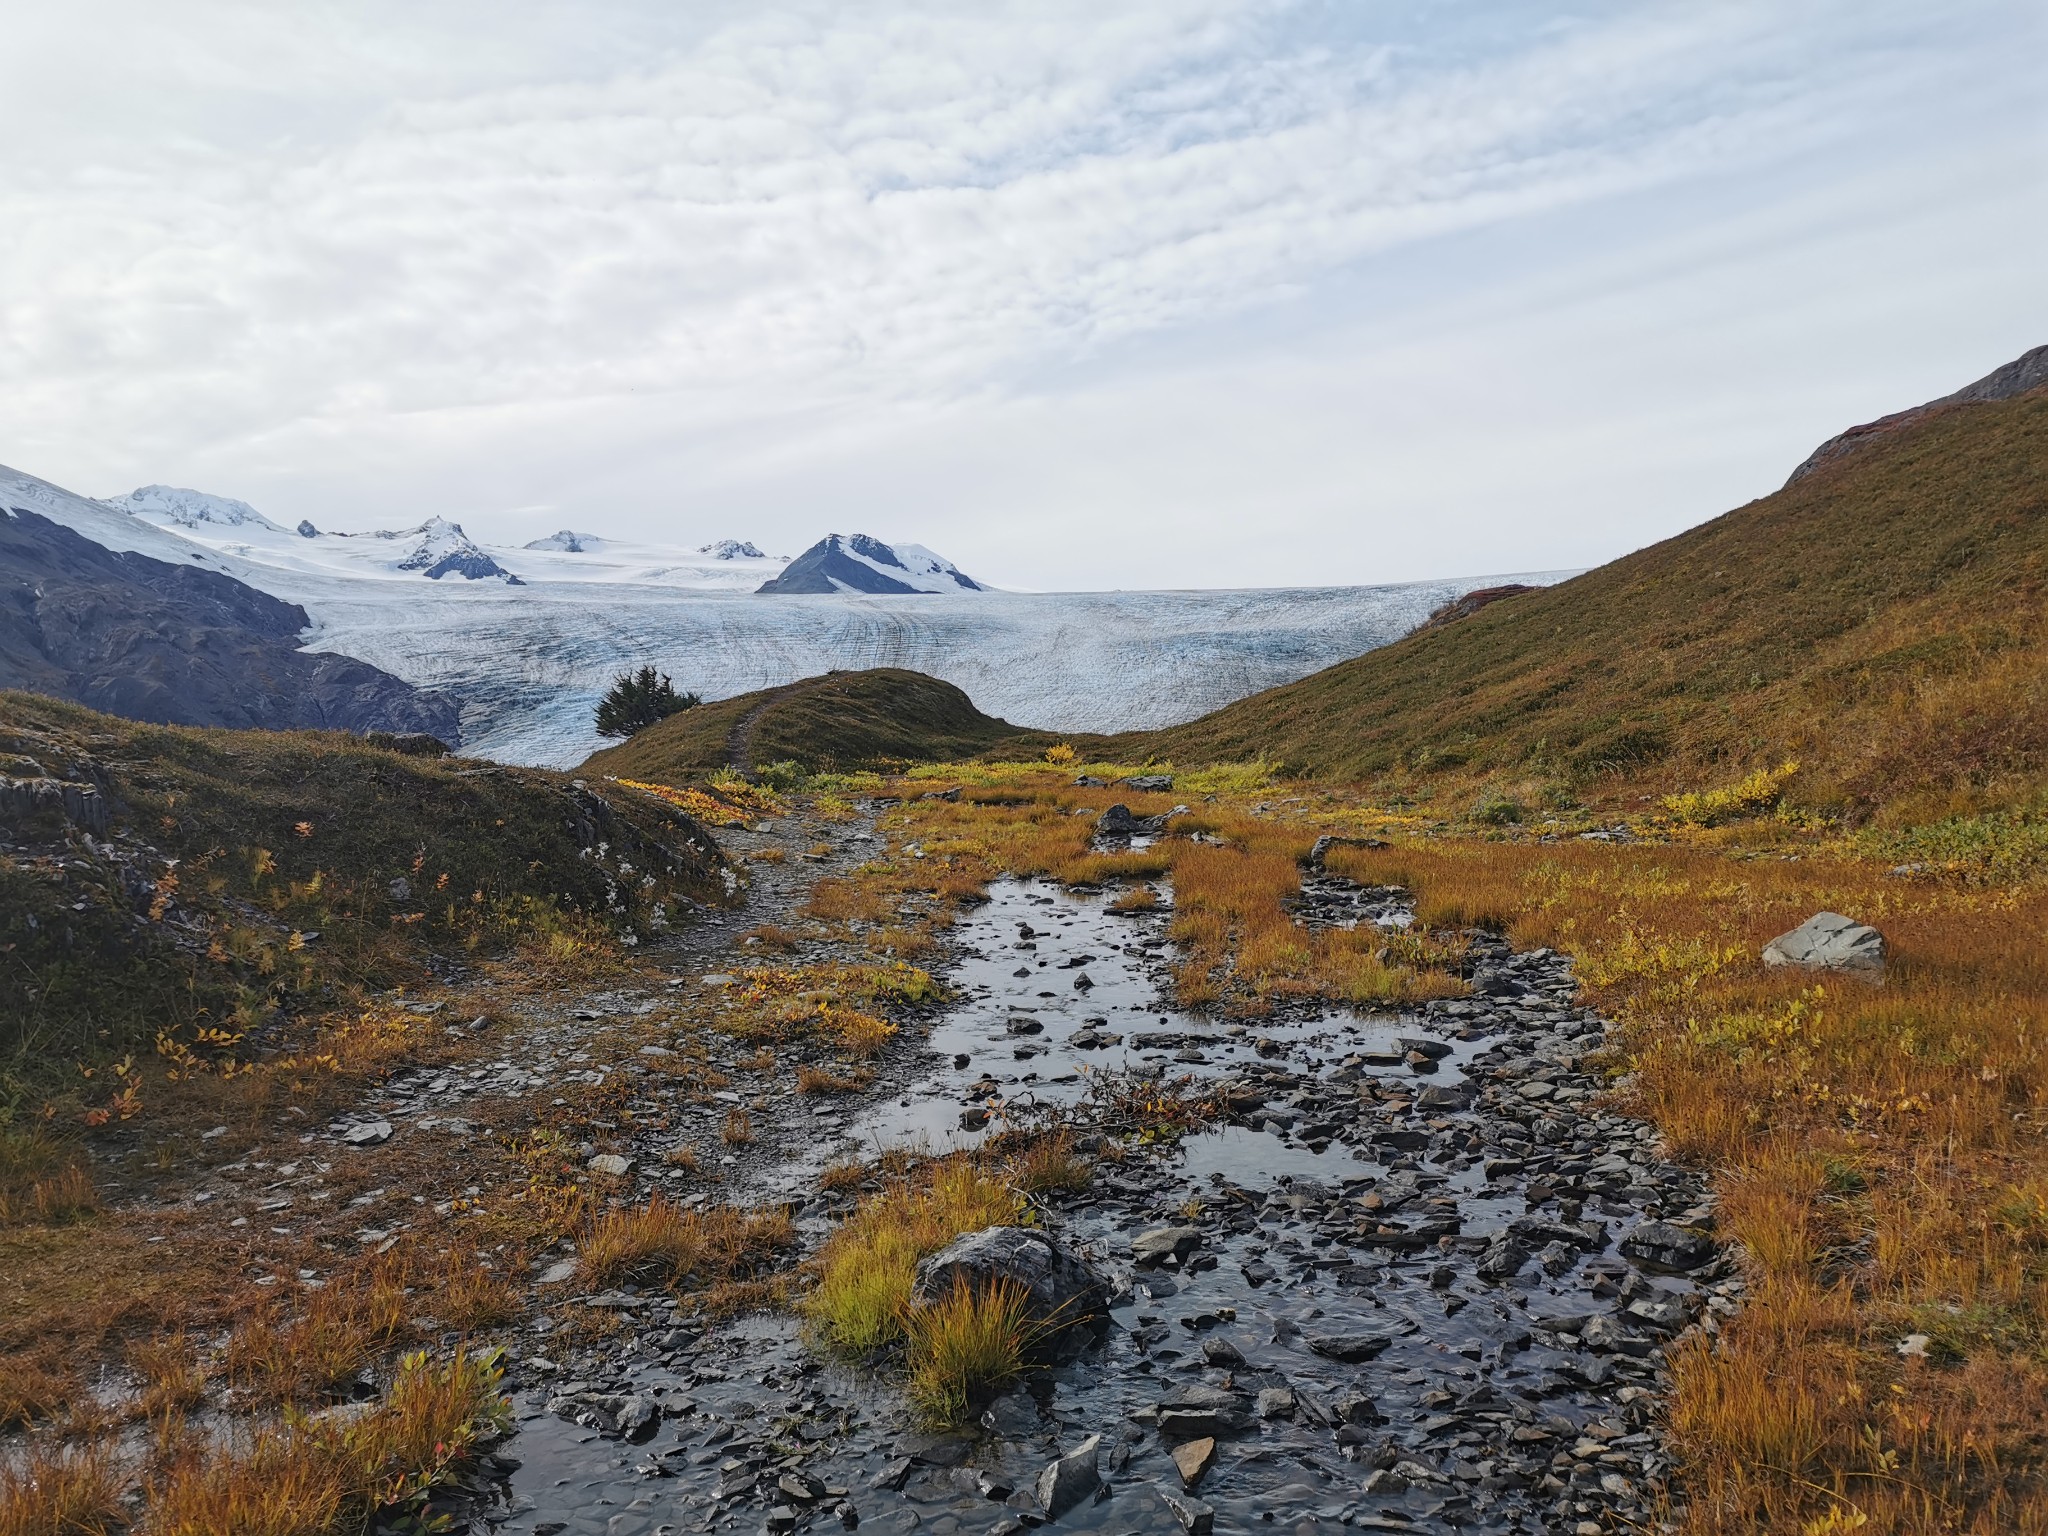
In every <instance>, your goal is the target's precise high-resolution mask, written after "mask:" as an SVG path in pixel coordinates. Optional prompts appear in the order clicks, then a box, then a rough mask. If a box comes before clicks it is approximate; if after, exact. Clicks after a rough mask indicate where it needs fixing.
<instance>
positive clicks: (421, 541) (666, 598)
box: [0, 468, 1562, 767]
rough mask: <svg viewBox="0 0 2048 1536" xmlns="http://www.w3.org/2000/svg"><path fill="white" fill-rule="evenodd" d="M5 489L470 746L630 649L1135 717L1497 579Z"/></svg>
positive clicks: (728, 670) (562, 716) (502, 755)
mask: <svg viewBox="0 0 2048 1536" xmlns="http://www.w3.org/2000/svg"><path fill="white" fill-rule="evenodd" d="M138 494H140V493H138ZM0 505H13V506H23V507H29V508H31V509H33V510H35V511H37V512H39V513H41V514H42V515H44V516H46V517H49V518H51V519H52V520H54V521H57V522H60V523H63V524H64V525H66V526H67V527H70V528H73V529H75V530H76V531H77V532H79V533H81V534H83V535H84V536H85V537H86V538H88V539H91V540H92V541H93V542H95V543H97V544H100V545H102V546H103V547H105V548H108V549H114V550H134V551H138V552H140V553H143V554H147V555H150V556H152V557H153V558H156V559H159V560H168V561H172V562H177V563H189V564H191V565H194V566H197V567H199V568H202V569H205V570H209V571H218V572H221V573H223V574H226V575H230V576H233V577H235V578H236V579H238V580H240V581H244V582H247V583H248V584H249V585H250V586H253V587H256V588H258V589H259V590H261V591H264V592H268V593H270V594H272V595H273V596H276V597H280V598H283V599H284V600H286V601H287V602H294V603H297V604H299V605H300V606H301V607H303V608H304V609H305V610H306V611H307V613H308V614H309V615H310V616H311V619H312V626H311V629H310V630H309V632H308V636H307V647H308V649H310V650H316V651H330V652H336V653H339V654H341V655H345V656H353V657H357V658H359V659H361V660H363V661H366V662H369V663H371V664H372V665H373V666H376V667H380V668H382V669H384V670H385V671H387V672H390V673H392V674H394V675H395V676H397V677H400V678H402V679H404V680H405V681H406V682H409V683H413V684H416V685H418V686H421V687H429V688H437V689H445V690H447V691H448V692H450V693H452V694H454V695H456V696H457V697H459V698H460V699H461V700H462V703H463V713H462V735H463V743H464V748H465V750H467V751H472V752H476V753H479V754H481V755H484V756H488V757H495V758H499V759H501V760H503V761H507V762H521V763H534V764H542V765H548V766H562V767H566V766H570V765H573V764H575V763H578V762H581V761H582V760H583V758H584V757H585V756H587V755H588V754H589V753H590V752H591V750H592V749H594V748H595V747H596V746H598V745H599V741H598V738H597V736H596V734H595V732H594V731H593V729H592V723H591V722H592V715H593V712H594V710H595V708H596V704H597V700H598V698H599V697H600V696H601V695H602V694H603V692H604V690H605V689H606V688H607V687H608V686H609V685H610V683H611V681H612V679H613V678H614V677H616V676H617V675H618V674H619V673H620V672H621V671H624V670H626V669H627V668H629V667H638V666H642V665H653V666H657V667H659V668H660V669H661V670H662V671H664V672H667V673H669V674H671V675H672V676H673V677H674V678H675V681H676V686H677V687H679V688H683V689H687V690H688V691H690V692H693V693H697V694H700V695H702V696H703V697H705V698H712V699H716V698H726V697H729V696H731V695H732V694H735V693H744V692H746V691H748V690H749V689H754V688H765V687H770V686H773V685H775V684H779V683H787V682H791V681H794V680H795V679H797V678H800V677H808V676H813V675H815V674H817V673H820V672H825V671H829V670H831V669H832V668H834V667H847V668H853V667H879V666H893V667H909V668H912V669H914V670H916V671H920V672H926V673H930V674H931V675H932V676H935V677H941V678H944V679H946V680H947V681H948V682H951V683H956V684H958V685H959V686H960V687H962V688H964V689H965V690H966V691H967V693H968V694H969V695H970V696H971V697H972V698H973V699H974V702H975V703H976V704H978V705H979V706H981V707H982V708H983V709H985V710H987V711H989V712H990V713H991V714H997V715H1001V716H1003V717H1004V718H1006V719H1009V720H1013V721H1016V722H1017V723H1018V724H1020V725H1032V726H1042V727H1045V728H1047V729H1052V730H1071V731H1084V730H1088V731H1092V730H1123V729H1130V728H1144V727H1151V726H1162V725H1170V724H1173V723H1175V722H1178V721H1181V720H1187V719H1192V718H1193V717H1194V716H1196V715H1200V714H1203V713H1205V712H1207V711H1209V710H1211V709H1216V708H1218V707H1220V706H1221V705H1224V704H1227V703H1229V702H1230V701H1231V700H1233V699H1237V698H1241V697H1243V696H1244V695H1246V694H1249V693H1256V692H1258V691H1259V690H1260V689H1263V688H1270V687H1274V686H1276V685H1278V684H1280V683H1285V682H1291V681H1293V680H1294V679H1295V678H1298V677H1303V676H1306V675H1307V674H1308V673H1310V672H1314V671H1316V670H1318V669H1319V668H1322V667H1326V666H1329V665H1331V664H1332V663H1334V662H1338V661H1342V660H1344V659H1346V658H1347V657H1351V656H1356V655H1358V654H1359V653H1360V652H1362V651H1368V650H1371V649H1372V648H1373V647H1375V646H1378V645H1384V644H1386V643H1387V642H1388V641H1390V640H1395V639H1398V638H1399V637H1400V636H1401V635H1403V634H1405V633H1406V632H1407V631H1408V630H1410V629H1412V628H1413V627H1414V626H1415V625H1416V624H1418V623H1420V622H1421V621H1422V620H1423V618H1425V617H1426V616H1427V615H1428V614H1429V612H1430V611H1431V610H1432V609H1434V608H1436V607H1437V606H1438V605H1439V604H1441V603H1444V602H1448V601H1450V600H1451V599H1453V598H1456V597H1460V596H1462V595H1463V594H1464V593H1466V592H1468V591H1471V590H1472V589H1474V588H1477V587H1491V586H1498V585H1500V584H1501V583H1502V582H1503V581H1504V580H1507V579H1509V578H1508V577H1506V576H1502V575H1492V576H1476V577H1472V578H1469V579H1465V580H1455V581H1431V582H1414V583H1409V584H1406V585H1402V586H1379V587H1320V588H1310V589H1288V590H1277V591H1253V592H1079V593H1023V592H998V591H990V590H987V589H985V588H981V587H979V586H978V585H969V584H968V578H964V577H962V578H960V579H959V580H957V581H954V582H953V583H952V585H951V586H950V587H946V588H943V589H941V590H936V591H932V590H925V589H924V588H921V587H919V588H912V589H911V590H908V591H883V592H880V593H869V592H866V591H862V590H858V589H855V590H847V589H844V588H841V587H837V586H833V587H830V588H828V589H827V590H825V591H822V592H818V593H815V594H807V593H800V594H797V595H794V596H791V595H787V594H783V593H779V592H774V591H771V592H768V593H766V594H760V595H757V593H756V589H757V588H759V587H761V586H762V585H763V584H764V583H766V582H768V581H769V580H770V579H771V578H773V577H776V576H779V575H780V574H781V573H782V572H783V571H784V570H785V568H787V567H789V566H792V565H794V564H795V562H794V561H784V560H776V559H771V558H768V557H766V556H762V555H759V554H748V553H746V552H744V551H743V550H742V551H734V552H732V553H731V554H729V555H728V554H726V553H723V552H722V551H721V546H719V545H717V544H713V545H711V546H709V547H708V548H704V549H695V550H679V549H676V548H674V547H671V546H662V545H652V544H638V543H633V542H630V541H626V540H613V539H594V538H586V537H585V536H583V535H576V536H575V537H574V539H573V542H575V543H577V544H578V546H579V548H578V549H577V550H573V551H572V550H569V549H566V548H554V547H543V548H537V549H533V548H529V549H515V548H509V547H500V546H496V545H475V544H472V545H471V547H473V548H476V549H477V550H479V551H480V552H481V553H482V554H483V555H484V556H486V557H487V558H489V559H490V560H491V561H492V562H493V563H494V564H495V565H496V566H497V567H498V568H499V569H500V570H501V571H503V572H504V573H506V576H507V577H509V576H515V575H516V576H517V577H518V578H519V581H520V584H519V585H513V584H512V583H511V582H510V581H509V580H507V579H502V578H499V579H488V578H486V579H469V580H463V579H460V578H459V577H457V576H455V573H453V572H450V571H444V572H443V579H439V580H435V581H433V582H432V583H431V584H428V583H427V582H426V581H424V580H423V578H424V576H425V574H426V573H427V572H428V571H430V570H431V569H432V564H428V565H418V564H412V565H408V561H409V560H411V558H412V556H413V555H415V554H416V553H418V552H419V551H420V550H421V548H422V547H423V545H425V544H427V543H428V542H430V540H429V535H428V529H430V528H432V526H433V524H432V523H429V524H423V525H422V526H421V527H420V528H417V529H412V530H408V531H407V532H406V533H405V534H403V535H394V536H391V537H388V538H386V537H379V536H377V535H374V534H358V535H338V534H325V533H320V532H319V531H318V530H314V531H312V532H311V533H307V534H302V533H299V532H294V531H287V530H284V529H281V528H279V527H278V526H277V525H276V524H275V523H272V522H269V521H268V520H267V519H266V520H264V521H263V522H261V523H258V522H251V521H248V520H246V519H245V520H243V521H241V522H239V523H232V524H230V523H224V522H221V521H219V520H216V519H215V518H212V517H205V518H200V517H197V516H195V517H194V520H193V522H192V523H190V524H186V523H183V522H180V521H178V520H176V519H175V518H170V517H168V515H166V516H165V518H164V520H163V521H157V520H152V519H151V518H149V517H147V516H144V515H137V514H135V513H131V512H128V511H125V510H120V509H117V508H116V507H115V506H114V505H112V504H110V503H107V502H98V501H91V500H88V499H86V498H84V497H81V496H76V495H73V494H72V493H71V492H69V491H66V490H63V489H62V488H61V487H58V486H54V485H51V484H49V483H48V482H46V481H42V480H38V479H36V478H35V477H34V476H32V475H26V474H20V473H17V472H15V471H12V470H7V469H4V468H0ZM435 521H436V522H438V521H440V520H438V519H437V520H435ZM446 528H448V529H454V528H455V525H454V524H452V523H451V524H446ZM458 531H459V530H458ZM452 538H453V535H452V534H451V535H448V536H447V539H448V542H445V543H443V544H440V545H436V546H435V547H436V548H437V549H440V550H441V554H440V555H437V556H436V561H438V560H439V559H440V558H442V557H443V556H445V555H446V554H447V553H449V552H451V551H452V550H453V549H454V547H455V546H454V545H453V543H452ZM465 542H468V541H465ZM536 542H537V543H539V544H541V545H544V546H545V545H548V544H549V543H550V541H549V540H538V541H536ZM828 542H829V541H828ZM872 542H874V543H877V544H878V543H879V542H880V541H872ZM852 543H853V540H852V538H851V537H849V538H846V539H844V540H843V541H842V546H843V547H842V549H841V551H840V553H842V554H844V555H845V556H846V557H847V559H848V560H849V562H850V563H855V564H858V565H860V566H861V568H862V569H864V570H867V571H868V572H869V574H872V575H883V576H887V577H888V578H889V579H890V580H896V581H901V583H902V585H903V586H905V587H908V586H909V585H910V582H909V580H905V579H904V578H905V577H908V578H912V579H918V580H926V581H930V582H931V583H932V584H934V585H936V584H937V583H938V582H939V581H941V580H945V579H947V578H945V577H943V576H942V575H938V574H935V572H937V571H938V569H939V568H940V567H943V568H944V569H945V570H952V569H953V568H952V567H950V566H948V565H947V564H946V562H944V561H942V560H940V559H939V557H937V556H935V555H932V554H931V553H930V552H929V551H927V550H922V549H917V548H916V547H914V546H908V545H901V544H898V545H890V546H884V547H886V548H888V549H889V551H890V553H891V554H892V555H893V556H894V557H895V558H896V561H897V562H898V563H897V564H895V565H893V566H892V565H890V564H889V562H887V561H884V560H880V559H879V558H878V557H876V556H875V555H873V554H872V553H864V552H861V551H854V550H852V549H851V548H850V546H851V545H852ZM956 574H957V573H956ZM1560 574H1562V573H1549V574H1546V575H1535V576H1531V575H1526V574H1525V575H1522V576H1520V577H1519V578H1514V579H1519V580H1522V581H1529V582H1542V581H1549V580H1555V579H1557V576H1558V575H1560ZM450 578H453V579H450ZM828 580H829V575H828Z"/></svg>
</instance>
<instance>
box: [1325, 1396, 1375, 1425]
mask: <svg viewBox="0 0 2048 1536" xmlns="http://www.w3.org/2000/svg"><path fill="white" fill-rule="evenodd" d="M1330 1408H1331V1412H1332V1414H1333V1415H1334V1417H1335V1418H1336V1419H1337V1421H1338V1422H1339V1423H1340V1424H1360V1425H1362V1424H1377V1423H1379V1421H1380V1412H1379V1405H1378V1404H1377V1403H1375V1402H1374V1401H1373V1400H1372V1399H1371V1398H1369V1397H1367V1396H1366V1395H1365V1394H1364V1393H1363V1392H1346V1393H1344V1394H1343V1395H1342V1396H1341V1397H1339V1398H1338V1399H1337V1400H1336V1402H1334V1403H1332V1404H1331V1405H1330Z"/></svg>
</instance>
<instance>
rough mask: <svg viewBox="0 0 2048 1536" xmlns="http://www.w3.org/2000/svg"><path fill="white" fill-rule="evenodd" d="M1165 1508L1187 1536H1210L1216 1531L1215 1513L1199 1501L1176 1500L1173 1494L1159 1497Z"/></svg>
mask: <svg viewBox="0 0 2048 1536" xmlns="http://www.w3.org/2000/svg"><path fill="white" fill-rule="evenodd" d="M1160 1497H1161V1498H1163V1499H1164V1500H1165V1501H1166V1507H1167V1508H1168V1509H1170V1510H1172V1511H1173V1518H1174V1519H1176V1520H1178V1521H1179V1522H1180V1526H1181V1529H1182V1530H1184V1531H1186V1532H1187V1536H1211V1533H1212V1532H1213V1531H1214V1530H1215V1529H1216V1511H1215V1510H1213V1509H1211V1508H1210V1507H1209V1506H1208V1505H1207V1504H1204V1503H1203V1502H1202V1501H1201V1500H1200V1499H1183V1498H1176V1497H1175V1496H1174V1495H1173V1494H1170V1493H1164V1494H1161V1495H1160Z"/></svg>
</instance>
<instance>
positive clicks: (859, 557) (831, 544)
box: [760, 533, 988, 594]
mask: <svg viewBox="0 0 2048 1536" xmlns="http://www.w3.org/2000/svg"><path fill="white" fill-rule="evenodd" d="M760 590H761V591H763V592H779V593H829V592H866V593H899V594H900V593H911V592H985V591H987V590H988V589H987V588H986V587H984V586H982V584H981V583H980V582H978V581H976V580H974V578H973V577H971V576H969V575H967V574H966V573H965V572H964V571H962V570H961V569H960V568H959V567H958V566H956V565H955V564H953V562H952V561H950V560H946V559H942V558H941V557H939V556H938V555H935V554H933V553H932V552H931V551H930V550H928V549H926V548H924V546H922V545H920V544H885V543H883V542H882V541H881V540H880V539H877V538H873V537H870V536H869V535H868V534H865V533H853V534H845V533H829V534H827V535H826V536H825V537H824V538H822V539H820V540H819V541H818V542H817V543H815V544H813V545H812V546H811V547H810V548H809V549H807V550H805V551H804V552H803V553H802V554H800V555H798V556H797V557H796V558H795V559H794V560H792V561H790V562H789V566H788V568H787V569H786V570H784V571H783V573H782V574H781V575H780V576H777V577H775V578H774V579H773V580H771V581H766V582H763V583H762V584H761V588H760Z"/></svg>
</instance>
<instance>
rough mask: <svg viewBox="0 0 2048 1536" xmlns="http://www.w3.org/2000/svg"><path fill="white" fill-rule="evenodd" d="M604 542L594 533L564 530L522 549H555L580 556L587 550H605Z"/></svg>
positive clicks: (526, 545) (522, 546) (570, 529)
mask: <svg viewBox="0 0 2048 1536" xmlns="http://www.w3.org/2000/svg"><path fill="white" fill-rule="evenodd" d="M604 542H605V541H604V540H603V539H600V538H599V537H598V536H597V535H596V534H594V533H578V532H576V530H575V529H573V528H564V529H563V530H562V531H561V532H560V533H551V534H549V535H548V536H547V537H546V538H544V539H535V540H534V541H533V542H532V543H531V544H522V545H520V548H521V549H553V550H559V551H560V552H561V553H563V554H565V555H580V554H582V553H583V552H584V551H585V550H586V549H602V548H604Z"/></svg>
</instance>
